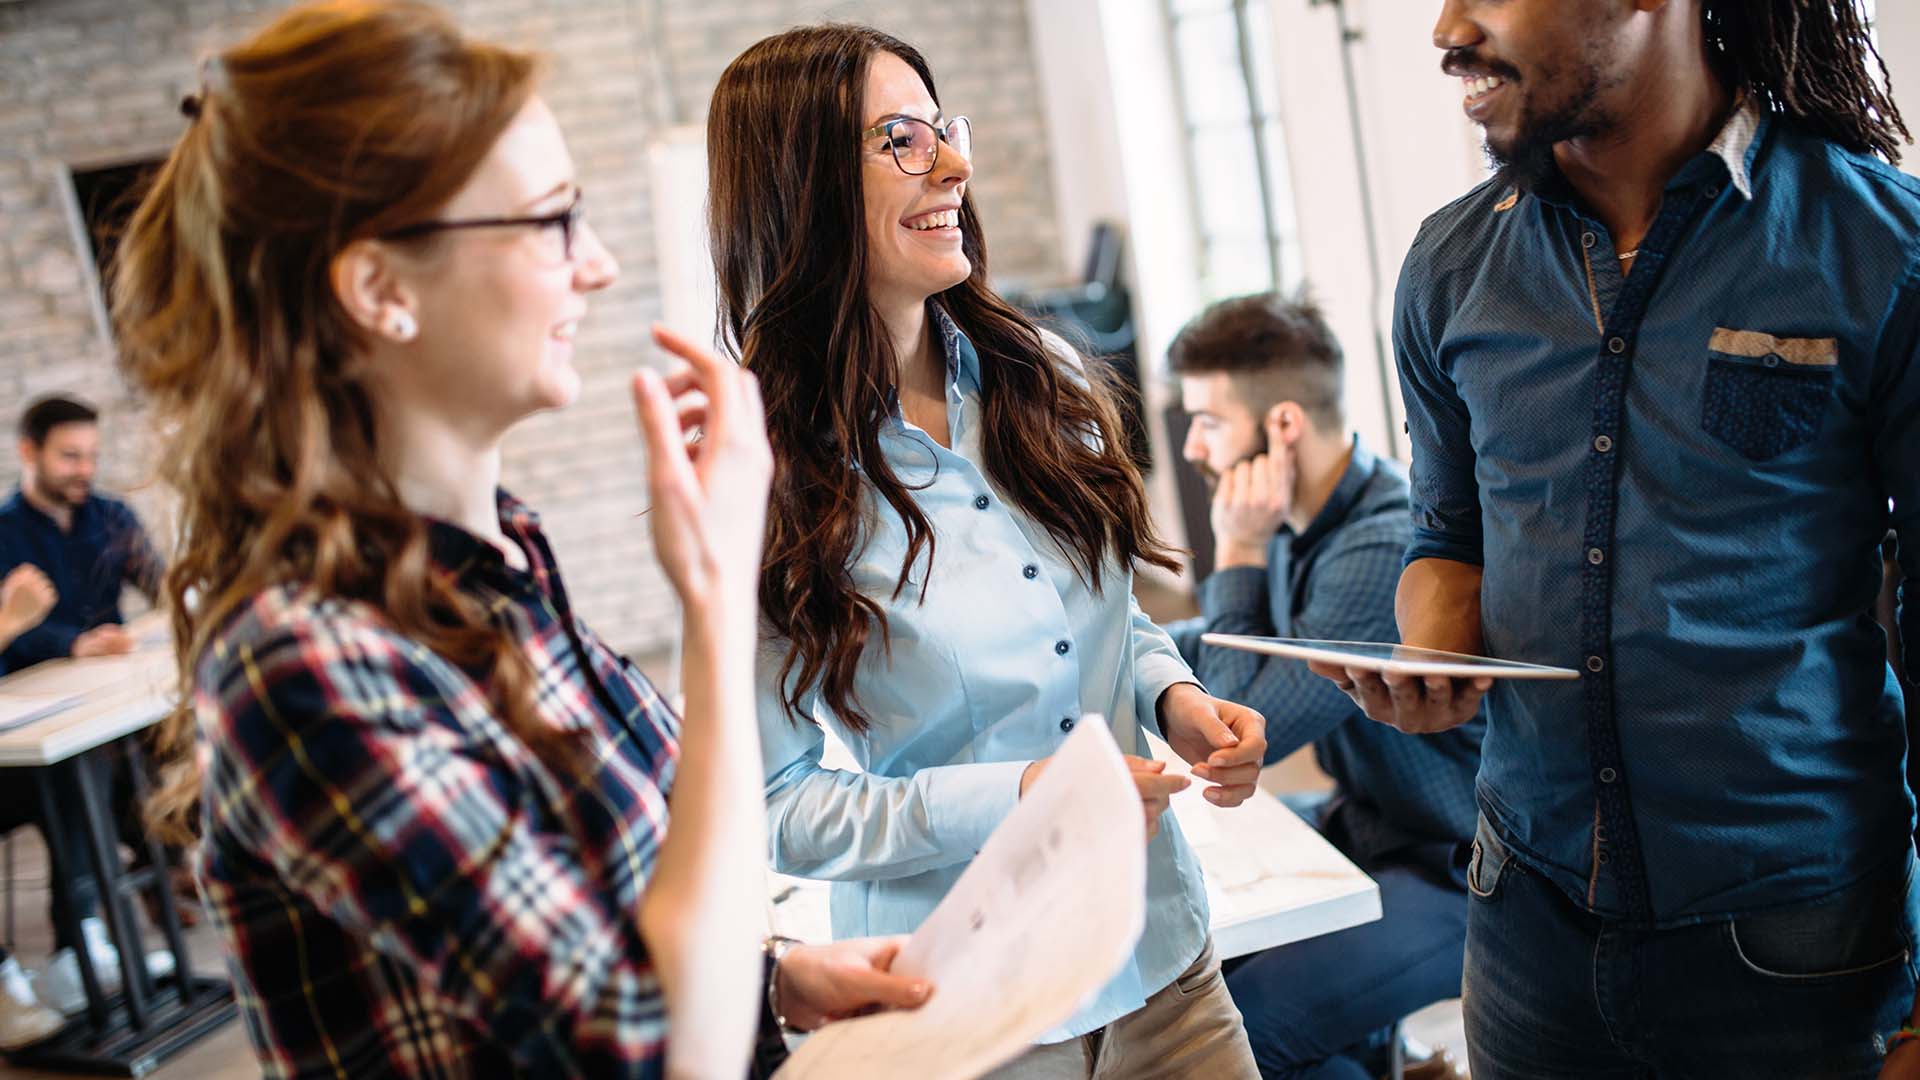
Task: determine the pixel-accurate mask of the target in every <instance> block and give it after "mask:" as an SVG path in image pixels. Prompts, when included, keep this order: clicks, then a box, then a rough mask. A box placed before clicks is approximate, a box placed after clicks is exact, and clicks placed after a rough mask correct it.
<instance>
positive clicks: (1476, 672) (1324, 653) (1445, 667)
mask: <svg viewBox="0 0 1920 1080" xmlns="http://www.w3.org/2000/svg"><path fill="white" fill-rule="evenodd" d="M1200 640H1201V641H1202V642H1203V643H1205V644H1208V645H1219V646H1221V647H1222V648H1227V649H1245V650H1246V651H1248V652H1257V653H1267V654H1268V655H1270V656H1288V657H1292V658H1293V659H1296V660H1319V661H1323V662H1325V663H1329V664H1339V665H1341V666H1342V667H1350V668H1363V669H1365V670H1367V671H1379V672H1385V673H1387V674H1392V675H1442V676H1447V677H1450V678H1456V679H1472V678H1479V677H1482V676H1484V677H1486V678H1489V679H1577V678H1579V677H1580V673H1579V672H1578V671H1575V670H1573V669H1572V668H1562V667H1546V666H1544V665H1541V664H1522V663H1520V662H1518V661H1515V660H1495V659H1492V658H1490V657H1485V656H1469V655H1467V654H1466V653H1451V652H1442V651H1440V650H1439V649H1415V648H1411V647H1409V646H1406V645H1394V644H1390V643H1387V642H1380V641H1307V640H1303V639H1300V638H1271V637H1249V636H1246V635H1242V634H1202V635H1201V636H1200Z"/></svg>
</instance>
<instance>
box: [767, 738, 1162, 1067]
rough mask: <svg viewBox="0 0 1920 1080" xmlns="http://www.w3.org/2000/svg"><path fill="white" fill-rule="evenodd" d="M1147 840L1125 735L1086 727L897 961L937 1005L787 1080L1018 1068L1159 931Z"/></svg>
mask: <svg viewBox="0 0 1920 1080" xmlns="http://www.w3.org/2000/svg"><path fill="white" fill-rule="evenodd" d="M1144 830H1145V822H1144V820H1143V819H1142V818H1141V816H1140V796H1139V794H1138V792H1137V790H1136V789H1135V787H1134V785H1133V780H1132V777H1131V775H1130V774H1129V773H1128V771H1127V766H1126V763H1125V762H1124V761H1122V760H1121V758H1120V750H1119V748H1118V747H1117V746H1115V745H1114V741H1113V734H1112V733H1111V732H1110V731H1108V730H1107V725H1106V724H1105V723H1104V722H1103V721H1101V720H1099V719H1098V718H1097V717H1093V716H1086V717H1083V718H1082V719H1081V722H1080V725H1079V726H1078V727H1077V728H1076V729H1075V730H1074V733H1073V734H1072V735H1070V736H1068V737H1067V740H1066V742H1065V743H1064V744H1063V745H1062V746H1061V747H1060V750H1059V751H1058V752H1057V753H1055V754H1054V755H1053V757H1052V758H1050V759H1049V760H1048V762H1047V768H1046V771H1044V772H1042V773H1041V774H1040V778H1039V779H1038V780H1036V781H1034V784H1033V786H1032V787H1031V788H1029V789H1028V790H1027V794H1026V796H1025V797H1024V798H1022V799H1021V800H1020V803H1019V805H1018V806H1016V807H1014V810H1013V813H1011V814H1009V815H1007V819H1006V820H1005V821H1003V822H1001V823H1000V827H999V828H997V829H995V830H994V832H993V835H992V836H990V837H988V838H987V842H986V844H985V845H983V846H982V847H981V848H980V853H979V854H978V855H976V856H974V858H973V862H972V864H971V865H969V866H968V867H967V869H966V872H965V873H963V874H961V875H960V880H958V881H956V882H954V885H953V889H952V891H950V892H948V893H947V896H946V899H944V900H942V901H941V902H940V906H938V907H936V908H935V909H934V910H933V914H931V915H929V916H927V920H926V922H924V923H922V924H921V925H920V929H919V930H917V931H915V932H914V935H913V937H912V938H911V939H910V940H909V941H908V942H907V944H906V946H905V947H904V948H902V949H901V950H900V955H899V956H898V957H896V958H895V959H894V963H893V970H895V971H897V972H901V973H903V974H908V975H916V976H923V977H925V978H926V979H927V980H928V981H930V982H932V983H933V986H934V992H933V997H932V998H931V999H930V1000H929V1001H928V1002H927V1004H926V1005H924V1006H922V1007H921V1008H919V1009H917V1010H914V1011H912V1012H891V1013H881V1014H878V1015H875V1016H867V1017H861V1018H859V1019H855V1020H844V1021H841V1022H840V1023H837V1024H829V1025H828V1026H826V1027H824V1028H822V1029H820V1030H819V1031H817V1032H815V1033H813V1034H812V1035H809V1036H808V1037H807V1039H806V1041H805V1042H803V1043H801V1044H800V1047H799V1049H798V1050H796V1051H795V1052H794V1055H793V1057H792V1058H791V1059H790V1060H789V1061H788V1062H787V1064H786V1066H785V1067H784V1068H782V1069H781V1070H780V1072H779V1073H778V1074H777V1075H778V1077H779V1080H840V1078H849V1080H851V1078H859V1080H866V1078H868V1077H874V1076H909V1075H910V1076H913V1077H914V1078H915V1080H964V1078H968V1077H975V1076H979V1075H980V1074H981V1073H983V1072H986V1071H987V1070H988V1069H991V1068H993V1067H994V1066H996V1065H1000V1064H1002V1063H1004V1062H1006V1061H1009V1060H1011V1059H1012V1058H1013V1057H1015V1056H1016V1055H1018V1054H1019V1053H1020V1052H1021V1051H1022V1050H1025V1049H1026V1048H1027V1047H1028V1046H1029V1045H1030V1044H1031V1043H1032V1042H1033V1040H1034V1039H1036V1038H1038V1037H1039V1036H1040V1035H1041V1034H1042V1033H1043V1032H1045V1031H1047V1030H1048V1029H1050V1028H1053V1027H1057V1026H1058V1025H1060V1024H1061V1023H1063V1022H1065V1021H1066V1020H1067V1018H1068V1017H1070V1016H1072V1015H1073V1014H1074V1012H1075V1011H1077V1010H1078V1009H1079V1008H1080V1006H1081V1005H1082V1004H1083V1003H1084V1002H1085V1001H1086V1000H1087V999H1088V998H1089V997H1091V996H1092V995H1093V994H1094V993H1096V992H1097V991H1098V990H1099V989H1100V988H1101V987H1102V986H1104V985H1106V982H1107V980H1108V979H1110V978H1112V977H1113V974H1114V972H1116V971H1118V970H1119V969H1120V965H1121V964H1123V963H1125V962H1126V960H1127V958H1128V957H1129V956H1131V955H1132V953H1133V947H1134V945H1135V943H1137V942H1138V941H1139V940H1140V931H1141V929H1142V927H1143V926H1144V924H1145V919H1146V881H1147V858H1146V857H1147V849H1146V835H1145V831H1144ZM1063 913H1066V914H1067V915H1068V917H1066V918H1062V917H1061V916H1062V914H1063Z"/></svg>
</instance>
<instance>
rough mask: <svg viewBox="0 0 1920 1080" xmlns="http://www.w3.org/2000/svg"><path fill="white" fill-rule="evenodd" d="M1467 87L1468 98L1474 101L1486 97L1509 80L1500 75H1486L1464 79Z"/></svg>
mask: <svg viewBox="0 0 1920 1080" xmlns="http://www.w3.org/2000/svg"><path fill="white" fill-rule="evenodd" d="M1460 81H1461V82H1463V83H1465V84H1466V87H1467V100H1468V101H1474V100H1477V99H1479V98H1483V97H1486V96H1487V95H1488V94H1491V93H1493V92H1494V91H1495V90H1498V89H1500V88H1501V87H1502V86H1505V85H1506V82H1507V80H1505V79H1502V78H1501V77H1500V76H1498V75H1484V76H1479V77H1476V78H1471V79H1462V80H1460Z"/></svg>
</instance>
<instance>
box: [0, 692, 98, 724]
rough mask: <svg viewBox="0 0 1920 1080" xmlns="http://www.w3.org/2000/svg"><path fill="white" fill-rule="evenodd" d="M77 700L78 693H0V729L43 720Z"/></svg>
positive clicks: (62, 710)
mask: <svg viewBox="0 0 1920 1080" xmlns="http://www.w3.org/2000/svg"><path fill="white" fill-rule="evenodd" d="M79 700H80V695H78V694H0V731H11V730H13V729H14V728H17V727H21V726H24V725H26V724H31V723H33V722H34V721H35V720H44V719H46V718H47V717H49V716H53V715H54V714H56V713H60V712H64V711H65V710H66V709H67V708H68V706H71V705H73V704H74V703H75V702H77V701H79Z"/></svg>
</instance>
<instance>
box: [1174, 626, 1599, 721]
mask: <svg viewBox="0 0 1920 1080" xmlns="http://www.w3.org/2000/svg"><path fill="white" fill-rule="evenodd" d="M1200 640H1201V642H1202V643H1204V644H1207V645H1217V646H1221V647H1223V648H1230V649H1245V650H1247V651H1249V652H1258V653H1266V654H1268V655H1271V656H1286V657H1291V658H1294V659H1297V660H1305V661H1307V666H1308V667H1309V668H1311V669H1312V670H1313V672H1314V674H1316V675H1319V676H1322V677H1323V678H1326V679H1330V680H1332V682H1333V684H1334V685H1335V686H1336V687H1338V688H1339V689H1340V690H1341V691H1342V692H1343V693H1345V694H1346V695H1347V696H1348V697H1350V698H1352V699H1353V700H1354V703H1355V704H1357V705H1359V706H1360V708H1361V709H1362V710H1364V711H1365V712H1366V714H1367V715H1368V716H1369V717H1371V718H1372V719H1374V720H1378V721H1380V722H1381V723H1383V724H1390V725H1392V726H1394V727H1396V728H1399V729H1400V730H1402V731H1405V732H1409V733H1411V734H1431V733H1433V732H1437V731H1445V730H1447V729H1449V728H1454V727H1458V726H1460V725H1461V724H1464V723H1466V722H1467V721H1468V720H1470V719H1472V718H1473V714H1474V713H1475V712H1476V711H1478V710H1479V708H1480V699H1481V698H1482V697H1483V696H1485V694H1486V692H1487V691H1488V690H1490V689H1492V687H1493V680H1494V679H1577V678H1579V677H1580V673H1579V672H1577V671H1574V670H1572V669H1571V668H1558V667H1546V666H1543V665H1540V664H1525V663H1520V662H1518V661H1512V660H1497V659H1492V658H1489V657H1484V656H1470V655H1467V654H1464V653H1451V652H1442V651H1440V650H1438V649H1420V648H1415V647H1412V646H1408V645H1395V644H1391V643H1386V642H1365V641H1309V640H1302V639H1298V638H1266V637H1248V636H1242V635H1237V634H1205V635H1202V637H1201V638H1200Z"/></svg>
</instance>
